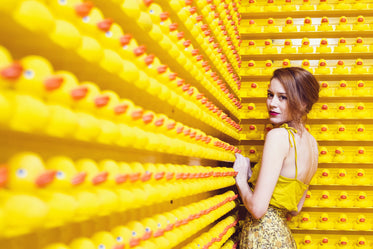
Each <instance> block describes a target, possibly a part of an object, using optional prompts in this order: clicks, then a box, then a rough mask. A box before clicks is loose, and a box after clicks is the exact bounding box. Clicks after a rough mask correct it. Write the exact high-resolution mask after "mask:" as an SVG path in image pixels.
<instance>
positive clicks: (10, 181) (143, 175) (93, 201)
mask: <svg viewBox="0 0 373 249" xmlns="http://www.w3.org/2000/svg"><path fill="white" fill-rule="evenodd" d="M2 165H3V166H2V167H1V169H0V173H1V175H0V179H1V189H0V198H1V203H2V204H1V206H0V216H1V217H4V218H3V219H1V221H2V222H0V223H1V226H0V228H1V229H0V231H1V232H0V234H6V235H7V236H15V235H19V234H22V233H27V232H30V231H32V230H33V229H35V228H38V227H57V226H61V225H64V224H66V223H68V222H73V221H83V220H87V219H91V218H93V217H97V216H105V215H108V214H111V213H113V212H123V211H125V210H128V209H133V208H138V207H142V206H147V205H152V204H154V203H160V202H163V201H166V200H170V199H177V198H180V197H186V196H190V195H194V194H198V193H203V192H206V191H212V190H216V189H220V188H224V187H228V186H231V185H233V184H234V182H235V181H234V178H233V176H234V175H235V172H234V170H233V169H229V168H209V167H203V166H185V165H172V164H167V165H164V164H150V163H147V164H141V163H138V162H132V163H126V162H116V161H113V160H109V159H108V160H102V161H100V162H96V161H94V160H92V159H89V158H82V159H79V160H74V161H73V160H72V159H71V158H69V157H66V156H53V157H51V158H49V159H48V160H47V161H45V162H44V160H43V159H42V158H41V157H40V156H39V155H38V154H35V153H31V152H20V153H17V154H15V155H13V156H12V157H11V158H9V160H8V162H7V163H6V164H2ZM25 205H27V206H28V207H29V209H24V208H23V206H25ZM4 227H5V228H4Z"/></svg>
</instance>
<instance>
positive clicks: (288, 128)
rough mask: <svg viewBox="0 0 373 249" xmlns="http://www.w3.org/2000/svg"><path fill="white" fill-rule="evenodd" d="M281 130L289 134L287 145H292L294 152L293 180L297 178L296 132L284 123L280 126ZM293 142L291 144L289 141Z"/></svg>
mask: <svg viewBox="0 0 373 249" xmlns="http://www.w3.org/2000/svg"><path fill="white" fill-rule="evenodd" d="M280 127H281V128H285V129H286V131H287V132H288V133H289V143H290V146H291V147H293V144H294V151H295V179H296V178H297V177H298V164H297V146H296V144H295V135H294V134H295V133H297V132H298V131H297V130H296V129H294V128H293V127H289V126H288V124H286V123H284V124H282V125H281V126H280ZM291 140H293V142H292V141H291Z"/></svg>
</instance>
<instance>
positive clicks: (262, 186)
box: [234, 128, 289, 219]
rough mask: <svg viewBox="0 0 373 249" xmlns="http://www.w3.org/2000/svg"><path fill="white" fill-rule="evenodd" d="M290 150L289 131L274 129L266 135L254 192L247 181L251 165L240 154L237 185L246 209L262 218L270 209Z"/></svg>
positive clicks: (235, 166) (257, 217)
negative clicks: (270, 203)
mask: <svg viewBox="0 0 373 249" xmlns="http://www.w3.org/2000/svg"><path fill="white" fill-rule="evenodd" d="M288 152H289V138H288V132H287V131H286V130H285V129H282V128H281V129H272V130H271V131H270V132H268V134H267V136H266V141H265V144H264V149H263V156H262V163H261V164H262V165H261V168H260V172H259V176H258V179H257V182H256V186H255V189H254V192H253V191H251V189H250V187H249V185H248V182H247V169H248V167H250V165H249V164H248V163H247V161H246V160H245V158H244V157H243V156H241V155H240V156H238V157H237V159H236V162H235V165H234V169H235V170H236V171H238V174H237V176H236V186H237V188H238V191H239V193H240V196H241V198H242V201H243V203H244V205H245V207H246V209H247V210H248V211H249V212H250V213H251V214H252V215H253V216H254V218H256V219H259V218H261V217H262V216H263V215H264V214H265V213H266V212H267V209H268V206H269V202H270V200H271V197H272V194H273V191H274V189H275V186H276V184H277V180H278V178H279V176H280V172H281V169H282V164H283V161H284V159H285V157H286V155H287V154H288Z"/></svg>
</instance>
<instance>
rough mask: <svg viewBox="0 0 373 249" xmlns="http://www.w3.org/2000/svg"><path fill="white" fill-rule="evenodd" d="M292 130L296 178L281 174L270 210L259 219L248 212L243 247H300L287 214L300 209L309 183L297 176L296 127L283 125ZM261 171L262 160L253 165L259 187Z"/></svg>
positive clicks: (284, 248) (241, 245) (289, 131)
mask: <svg viewBox="0 0 373 249" xmlns="http://www.w3.org/2000/svg"><path fill="white" fill-rule="evenodd" d="M281 127H282V128H285V129H286V130H287V131H288V133H289V143H290V145H291V147H293V144H294V150H295V178H287V177H284V176H281V175H280V177H279V179H278V182H277V184H276V187H275V189H274V191H273V195H272V198H271V201H270V204H269V207H268V211H267V213H266V214H265V215H264V216H263V217H262V218H260V219H255V218H254V217H252V216H251V214H250V213H249V212H248V213H247V217H246V219H245V221H244V225H243V228H242V232H241V235H240V249H248V248H261V249H268V248H276V249H279V248H283V249H290V248H297V246H296V243H295V241H294V238H293V236H292V234H291V231H290V228H289V227H288V225H287V221H286V214H287V213H288V212H289V211H298V207H297V205H298V203H299V201H300V199H301V198H302V196H303V193H304V191H306V190H307V188H308V185H307V184H304V183H303V182H301V181H299V180H298V179H297V175H298V168H297V148H296V144H295V138H294V133H296V132H297V131H296V130H295V129H294V128H291V127H288V126H287V124H284V125H282V126H281ZM259 171H260V163H258V164H256V165H255V166H254V168H253V174H252V177H251V178H250V180H249V182H251V183H252V184H253V186H254V187H255V184H256V181H257V179H258V175H259Z"/></svg>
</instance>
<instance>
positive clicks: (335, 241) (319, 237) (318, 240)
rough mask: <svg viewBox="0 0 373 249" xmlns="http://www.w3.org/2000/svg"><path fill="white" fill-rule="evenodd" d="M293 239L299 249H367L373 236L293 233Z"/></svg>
mask: <svg viewBox="0 0 373 249" xmlns="http://www.w3.org/2000/svg"><path fill="white" fill-rule="evenodd" d="M294 239H295V241H296V243H297V246H298V248H299V249H317V248H326V249H334V248H346V249H347V248H350V249H352V248H357V249H359V248H361V249H369V248H371V247H372V246H373V243H372V241H373V237H372V236H370V235H364V236H359V235H333V234H330V235H329V234H328V235H323V234H312V235H302V234H294Z"/></svg>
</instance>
